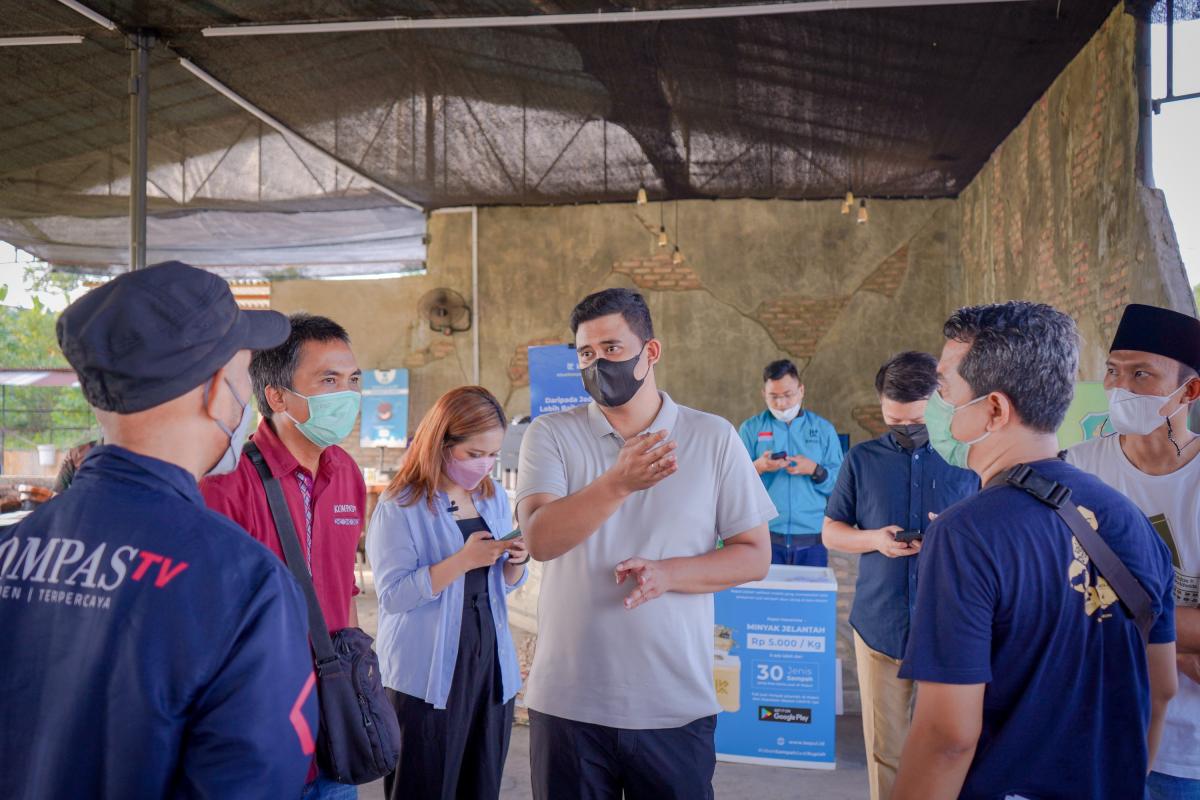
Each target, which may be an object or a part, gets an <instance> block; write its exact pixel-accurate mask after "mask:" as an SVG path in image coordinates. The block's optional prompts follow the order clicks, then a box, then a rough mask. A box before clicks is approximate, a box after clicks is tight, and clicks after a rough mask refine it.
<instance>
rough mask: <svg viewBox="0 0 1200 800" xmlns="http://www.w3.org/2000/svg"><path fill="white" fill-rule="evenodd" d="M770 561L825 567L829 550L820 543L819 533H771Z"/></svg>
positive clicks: (798, 565) (773, 562) (794, 565)
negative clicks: (787, 534) (789, 534)
mask: <svg viewBox="0 0 1200 800" xmlns="http://www.w3.org/2000/svg"><path fill="white" fill-rule="evenodd" d="M771 563H772V564H788V565H790V566H793V567H827V566H829V551H828V550H826V549H825V545H823V544H821V534H819V533H796V534H792V535H791V536H786V535H784V534H781V533H774V532H772V533H771Z"/></svg>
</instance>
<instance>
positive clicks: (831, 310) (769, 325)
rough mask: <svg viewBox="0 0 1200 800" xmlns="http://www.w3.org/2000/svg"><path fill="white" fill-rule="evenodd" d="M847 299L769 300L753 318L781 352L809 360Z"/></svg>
mask: <svg viewBox="0 0 1200 800" xmlns="http://www.w3.org/2000/svg"><path fill="white" fill-rule="evenodd" d="M848 302H850V298H849V297H799V296H796V295H791V296H786V297H781V298H779V299H777V300H769V301H767V302H765V303H763V304H762V305H760V306H759V307H758V310H757V311H755V312H754V317H755V319H757V320H758V321H759V323H761V324H762V326H763V327H764V328H765V329H766V331H767V333H768V334H770V336H771V339H772V340H774V342H775V344H777V345H779V347H780V348H782V349H783V350H786V351H787V352H789V353H791V354H792V355H793V356H796V357H797V358H812V357H813V355H814V354H815V353H816V352H817V346H818V345H819V344H820V342H821V339H823V338H824V337H825V334H827V333H828V332H829V329H830V328H832V327H833V323H834V322H836V321H837V318H838V315H839V314H840V313H841V312H842V309H843V308H845V306H846V303H848Z"/></svg>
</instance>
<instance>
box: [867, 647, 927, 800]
mask: <svg viewBox="0 0 1200 800" xmlns="http://www.w3.org/2000/svg"><path fill="white" fill-rule="evenodd" d="M854 660H855V663H857V664H858V685H859V691H860V692H861V695H862V719H863V738H864V739H865V740H866V745H867V778H868V779H869V781H870V784H871V800H888V798H889V797H891V794H892V786H893V785H894V784H895V782H896V771H897V770H898V769H899V768H900V751H901V750H902V749H903V747H904V737H906V736H907V735H908V725H909V722H910V721H911V720H912V702H913V689H914V686H913V682H912V681H906V680H902V679H901V678H899V677H898V676H897V673H898V672H899V670H900V661H899V660H898V659H895V658H891V657H890V656H885V655H884V654H883V653H880V652H877V651H875V650H872V649H871V648H870V647H868V646H867V643H866V642H864V641H863V640H862V637H861V636H859V635H858V632H857V631H855V632H854Z"/></svg>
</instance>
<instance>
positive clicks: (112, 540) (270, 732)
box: [0, 445, 317, 800]
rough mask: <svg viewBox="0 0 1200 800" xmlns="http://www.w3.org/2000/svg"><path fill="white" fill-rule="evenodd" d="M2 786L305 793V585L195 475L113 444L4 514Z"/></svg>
mask: <svg viewBox="0 0 1200 800" xmlns="http://www.w3.org/2000/svg"><path fill="white" fill-rule="evenodd" d="M0 641H2V642H4V649H5V652H6V657H5V659H4V666H3V668H0V754H2V755H0V759H2V764H0V797H2V798H4V799H5V800H47V799H50V798H68V797H69V798H113V800H116V798H133V797H137V798H160V797H187V798H191V797H196V798H199V797H206V798H222V800H226V799H227V798H252V797H253V798H284V797H299V796H300V793H301V790H302V789H303V784H304V779H305V775H306V773H307V771H308V766H309V763H310V761H311V760H312V753H313V744H314V741H315V738H316V734H317V702H316V698H317V695H316V688H315V686H314V678H313V674H312V659H311V657H310V655H309V648H308V625H307V617H306V611H305V605H304V601H303V597H302V595H301V592H300V589H299V588H298V587H297V585H296V583H295V580H294V579H293V578H292V577H291V575H290V574H289V573H288V571H287V569H286V568H285V567H284V565H283V563H282V562H281V561H280V560H279V559H278V558H276V557H275V556H274V555H272V554H271V553H270V552H269V551H268V550H267V549H266V548H264V547H263V546H262V545H260V544H259V543H258V542H255V541H254V540H253V539H251V538H250V537H249V536H247V535H246V533H245V531H243V530H241V529H240V528H238V527H237V526H236V525H234V524H233V523H232V522H230V521H229V520H228V519H226V518H225V517H222V516H221V515H219V514H216V513H214V512H212V511H209V510H208V509H206V508H205V507H204V503H203V500H202V499H201V497H200V492H199V491H198V490H197V488H196V482H195V481H194V480H193V478H192V476H191V475H190V474H188V473H187V472H186V471H184V470H183V469H181V468H179V467H176V466H174V465H171V464H168V463H166V462H163V461H159V460H156V459H153V458H147V457H145V456H140V455H137V454H135V453H131V452H129V451H128V450H124V449H122V448H119V447H115V446H112V445H106V446H102V447H98V448H96V449H95V450H94V451H93V452H92V453H91V454H90V455H89V456H88V458H87V460H86V461H85V462H84V464H83V466H82V467H81V468H80V470H79V473H78V475H77V477H76V479H75V482H74V483H73V484H72V485H71V487H70V489H69V490H68V491H67V492H65V493H64V494H62V495H60V496H58V497H55V498H54V499H53V500H51V501H50V502H49V503H47V504H46V505H45V506H43V507H42V508H40V509H39V510H37V511H35V512H34V513H33V514H31V515H30V516H29V517H27V518H26V519H25V520H24V521H22V522H21V523H20V524H18V525H15V526H12V527H9V528H0Z"/></svg>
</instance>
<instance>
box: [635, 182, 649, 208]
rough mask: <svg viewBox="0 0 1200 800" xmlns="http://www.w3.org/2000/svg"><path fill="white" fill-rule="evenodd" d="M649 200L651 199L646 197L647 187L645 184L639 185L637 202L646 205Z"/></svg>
mask: <svg viewBox="0 0 1200 800" xmlns="http://www.w3.org/2000/svg"><path fill="white" fill-rule="evenodd" d="M648 202H650V201H649V199H648V198H647V197H646V187H645V186H639V187H638V193H637V204H638V205H639V206H644V205H646V203H648Z"/></svg>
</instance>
